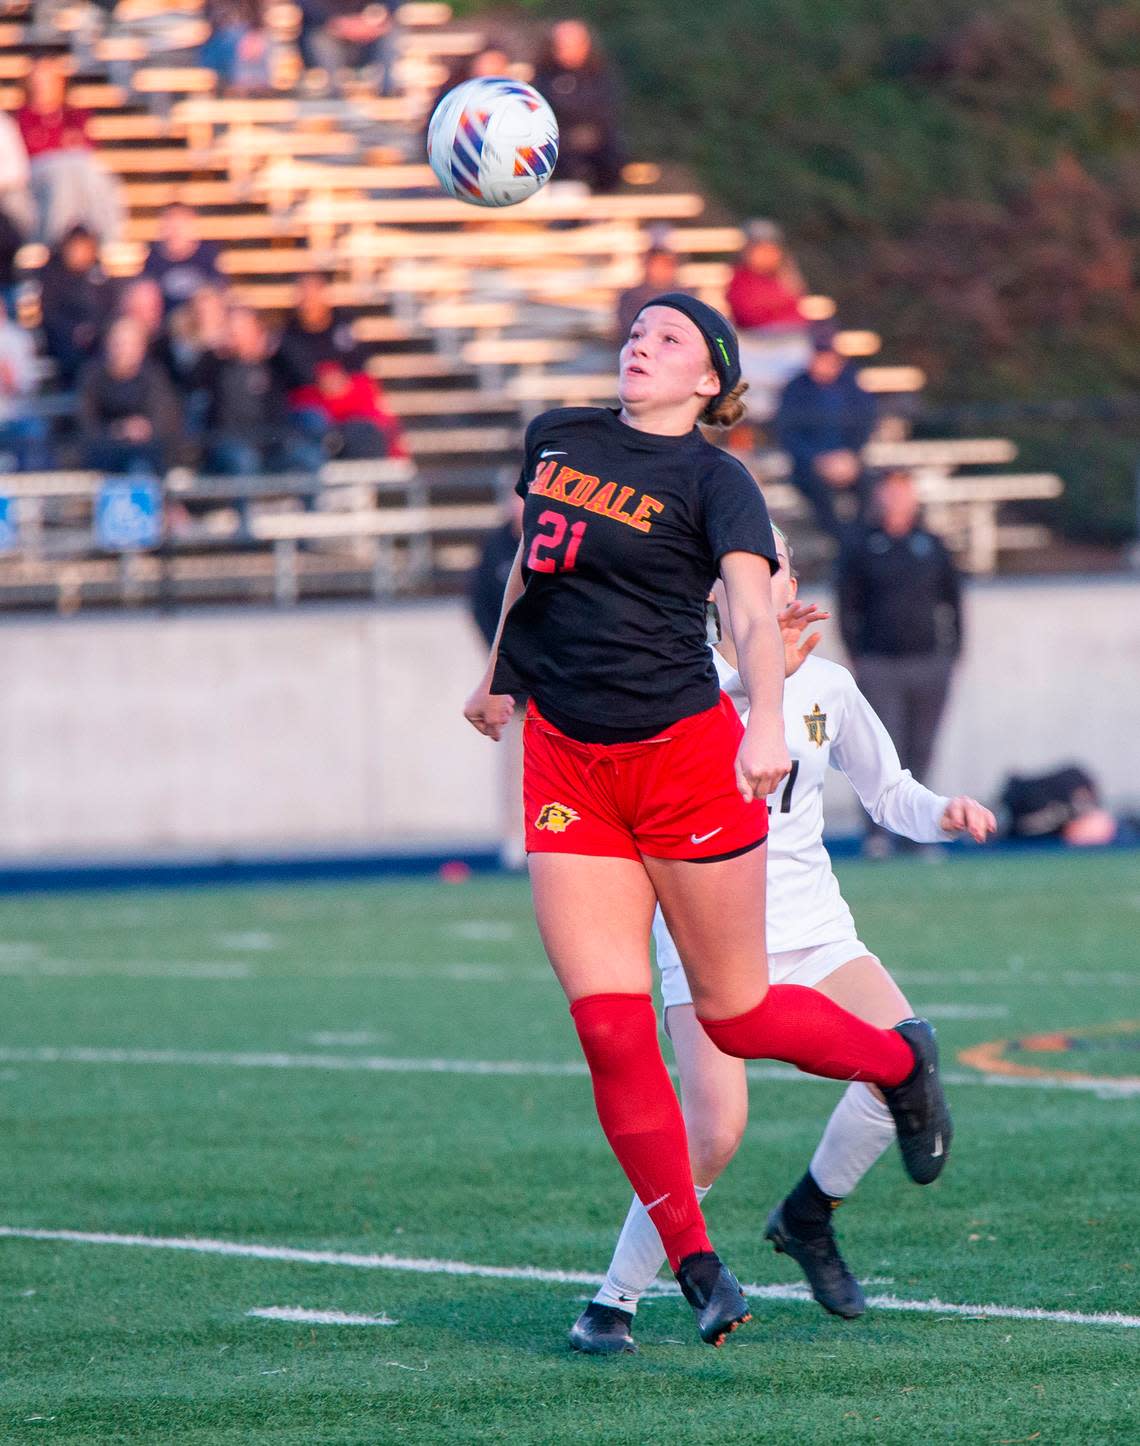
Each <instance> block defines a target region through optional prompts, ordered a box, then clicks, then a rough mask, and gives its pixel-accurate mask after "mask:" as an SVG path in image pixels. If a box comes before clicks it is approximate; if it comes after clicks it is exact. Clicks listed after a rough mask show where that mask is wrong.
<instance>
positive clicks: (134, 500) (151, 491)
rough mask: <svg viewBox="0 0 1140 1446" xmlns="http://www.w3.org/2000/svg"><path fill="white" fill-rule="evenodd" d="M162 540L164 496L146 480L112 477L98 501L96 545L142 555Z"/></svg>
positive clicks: (115, 550) (106, 483)
mask: <svg viewBox="0 0 1140 1446" xmlns="http://www.w3.org/2000/svg"><path fill="white" fill-rule="evenodd" d="M161 541H162V493H161V491H160V490H159V486H158V483H157V482H155V481H153V480H152V479H150V478H147V477H109V478H108V479H107V480H106V482H104V483H103V485H102V487H100V489H99V492H98V494H97V496H96V498H95V545H96V546H97V547H101V548H102V549H103V550H104V551H105V552H140V551H144V550H145V549H146V548H148V547H157V546H158V544H159V543H160V542H161Z"/></svg>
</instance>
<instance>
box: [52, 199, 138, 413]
mask: <svg viewBox="0 0 1140 1446" xmlns="http://www.w3.org/2000/svg"><path fill="white" fill-rule="evenodd" d="M118 293H119V288H118V287H117V286H116V285H115V284H114V283H113V282H112V281H110V280H108V278H107V276H106V274H105V273H104V271H103V268H102V266H101V265H100V264H99V246H98V243H97V241H96V239H95V234H94V232H93V231H92V230H91V229H90V227H88V226H73V227H72V228H71V229H70V230H69V231H68V232H67V233H66V234H65V235H64V236H63V238H62V239H61V240H60V241H59V243H58V244H57V246H56V247H55V249H54V250H53V251H52V253H51V255H50V256H49V257H48V260H47V264H46V265H45V266H44V269H43V271H42V272H41V273H40V296H41V302H40V310H41V312H42V316H43V331H44V340H45V343H46V346H47V352H48V355H49V356H50V357H52V358H53V359H54V361H55V363H56V365H57V366H58V368H59V379H60V381H61V382H62V383H63V385H64V386H65V387H71V386H73V385H74V384H75V379H76V377H77V376H78V375H79V372H80V371H81V369H82V368H83V366H84V365H85V364H86V363H87V362H88V361H90V360H91V358H92V357H93V356H94V355H95V353H96V352H97V351H98V349H99V343H100V342H101V340H102V338H103V333H104V332H105V331H106V329H107V326H108V325H109V323H110V321H111V317H112V316H113V315H114V312H115V307H116V303H117V300H118Z"/></svg>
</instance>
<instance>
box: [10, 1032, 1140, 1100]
mask: <svg viewBox="0 0 1140 1446" xmlns="http://www.w3.org/2000/svg"><path fill="white" fill-rule="evenodd" d="M0 1064H141V1065H179V1066H181V1067H183V1068H185V1069H218V1068H223V1069H225V1068H228V1069H312V1070H359V1071H362V1072H364V1073H366V1074H456V1075H475V1076H480V1075H482V1076H495V1075H505V1076H509V1077H514V1078H529V1077H535V1078H542V1077H549V1078H555V1079H562V1078H566V1077H570V1076H576V1077H581V1076H583V1075H585V1074H586V1073H587V1070H586V1066H585V1064H584V1063H583V1062H582V1061H581V1060H542V1059H445V1058H436V1057H433V1056H430V1055H427V1056H423V1057H421V1058H418V1059H402V1058H399V1057H397V1056H389V1055H374V1054H373V1055H343V1054H297V1053H289V1052H287V1051H284V1050H274V1051H267V1052H259V1051H238V1052H229V1051H225V1050H202V1049H126V1048H110V1047H104V1046H99V1047H95V1046H87V1045H60V1046H56V1045H31V1046H26V1047H22V1048H21V1047H18V1046H14V1045H13V1046H8V1047H4V1046H0ZM673 1073H676V1071H673ZM747 1073H748V1078H749V1079H751V1080H770V1081H775V1082H776V1083H779V1084H820V1085H832V1086H834V1085H835V1081H834V1080H829V1079H823V1078H820V1077H818V1076H816V1075H808V1074H801V1073H800V1072H799V1070H796V1069H793V1068H792V1066H791V1065H779V1064H772V1065H768V1064H750V1065H749V1066H748V1071H747ZM942 1078H943V1080H944V1081H945V1082H946V1083H947V1084H950V1085H985V1086H987V1087H993V1086H997V1087H1005V1088H1014V1089H1040V1090H1062V1091H1065V1090H1075V1091H1077V1092H1078V1093H1081V1094H1093V1095H1096V1097H1097V1098H1098V1099H1127V1098H1130V1097H1131V1096H1133V1095H1136V1094H1140V1080H1137V1079H1122V1080H1113V1079H1107V1078H1088V1079H1084V1078H1081V1079H1064V1078H1059V1077H1057V1076H1053V1075H1046V1076H1040V1077H1038V1076H1020V1075H1012V1074H981V1073H978V1074H975V1073H973V1072H972V1071H964V1070H963V1071H958V1072H953V1071H945V1070H944V1071H943V1074H942Z"/></svg>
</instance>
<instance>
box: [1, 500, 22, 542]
mask: <svg viewBox="0 0 1140 1446" xmlns="http://www.w3.org/2000/svg"><path fill="white" fill-rule="evenodd" d="M19 545H20V517H19V512H18V510H17V504H16V499H15V498H14V497H0V552H14V551H15V550H16V548H17V547H19Z"/></svg>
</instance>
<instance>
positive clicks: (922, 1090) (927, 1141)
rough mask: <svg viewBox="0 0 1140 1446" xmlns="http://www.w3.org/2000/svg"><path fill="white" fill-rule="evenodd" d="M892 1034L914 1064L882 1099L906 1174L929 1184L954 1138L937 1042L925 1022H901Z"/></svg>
mask: <svg viewBox="0 0 1140 1446" xmlns="http://www.w3.org/2000/svg"><path fill="white" fill-rule="evenodd" d="M895 1032H896V1033H897V1034H901V1035H902V1037H903V1038H904V1039H905V1040H906V1042H907V1044H909V1045H910V1047H911V1049H912V1050H914V1058H915V1065H914V1069H913V1071H912V1072H911V1074H910V1075H909V1076H908V1077H907V1078H906V1079H905V1080H903V1082H902V1084H898V1085H894V1086H893V1087H892V1088H890V1089H887V1088H886V1087H883V1098H884V1099H885V1100H886V1102H887V1108H888V1109H889V1110H890V1112H891V1114H892V1116H893V1117H894V1122H895V1129H896V1130H897V1131H898V1137H899V1149H900V1150H901V1151H902V1157H903V1166H904V1168H905V1169H906V1172H907V1174H908V1175H909V1176H910V1178H911V1179H912V1180H913V1181H914V1183H915V1184H916V1185H929V1184H930V1182H931V1181H932V1180H937V1178H938V1177H939V1175H941V1173H942V1167H943V1165H945V1163H946V1157H947V1156H948V1155H949V1153H950V1141H951V1140H952V1139H953V1138H954V1126H953V1124H952V1123H951V1120H950V1109H949V1106H948V1105H947V1103H946V1096H945V1095H944V1094H943V1092H942V1080H941V1077H940V1076H939V1073H938V1041H937V1040H936V1039H935V1036H934V1029H933V1027H932V1026H931V1025H930V1024H928V1023H927V1022H926V1020H925V1019H904V1020H903V1021H902V1023H901V1024H896V1025H895Z"/></svg>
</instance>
